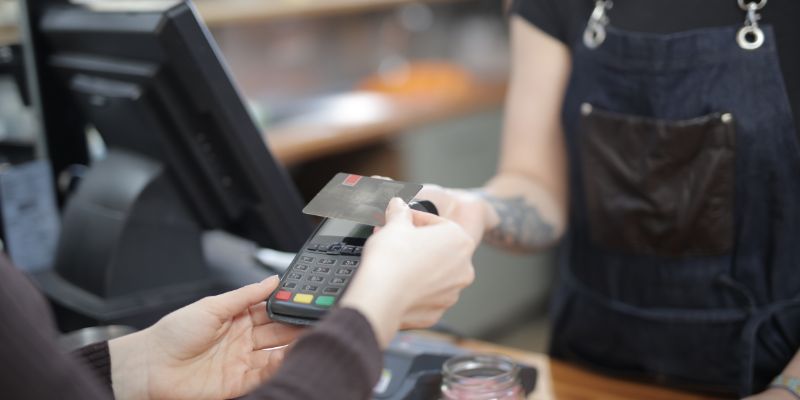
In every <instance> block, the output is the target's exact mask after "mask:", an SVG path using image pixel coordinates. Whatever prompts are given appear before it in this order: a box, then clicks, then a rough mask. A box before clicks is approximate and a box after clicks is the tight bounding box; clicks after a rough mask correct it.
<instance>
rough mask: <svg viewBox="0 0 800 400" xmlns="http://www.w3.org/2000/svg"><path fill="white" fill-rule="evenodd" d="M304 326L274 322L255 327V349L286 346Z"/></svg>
mask: <svg viewBox="0 0 800 400" xmlns="http://www.w3.org/2000/svg"><path fill="white" fill-rule="evenodd" d="M302 332H303V328H299V327H296V326H290V325H284V324H278V323H272V324H267V325H261V326H257V327H255V328H253V350H259V349H269V348H273V347H278V346H285V345H287V344H289V343H291V342H292V341H294V340H295V339H297V336H298V335H300V333H302Z"/></svg>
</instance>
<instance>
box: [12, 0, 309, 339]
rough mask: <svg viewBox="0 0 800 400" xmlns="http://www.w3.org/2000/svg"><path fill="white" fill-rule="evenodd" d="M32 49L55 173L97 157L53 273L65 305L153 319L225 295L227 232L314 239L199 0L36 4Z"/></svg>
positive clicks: (91, 316) (76, 198) (43, 280)
mask: <svg viewBox="0 0 800 400" xmlns="http://www.w3.org/2000/svg"><path fill="white" fill-rule="evenodd" d="M23 11H24V12H25V13H26V15H27V35H28V37H27V38H26V41H27V42H26V43H25V45H26V46H28V50H29V51H30V53H29V56H30V58H29V59H28V60H29V61H30V60H32V61H34V62H33V63H32V64H33V66H35V68H32V69H31V70H29V72H30V73H32V75H34V76H35V77H36V78H37V79H36V82H37V83H38V85H34V86H31V88H33V91H34V92H36V93H34V94H36V95H38V97H39V104H40V108H41V110H40V111H41V115H42V120H43V125H44V130H45V132H46V138H47V148H48V153H49V155H50V159H51V162H52V163H53V168H54V173H55V176H59V175H61V174H63V172H64V171H65V170H68V169H70V168H71V167H70V166H71V165H73V164H83V163H88V156H87V155H88V152H87V150H86V132H87V129H89V128H90V127H91V128H94V129H96V130H97V131H98V132H99V133H100V136H101V137H102V139H103V141H104V142H105V144H106V146H107V149H108V150H107V154H106V156H105V157H104V158H102V159H100V160H97V161H94V162H91V163H88V164H89V168H88V171H87V172H86V173H85V175H84V176H83V178H82V179H81V180H80V182H79V183H78V185H77V188H76V189H75V190H74V191H73V192H72V193H71V194H70V195H69V196H68V197H67V198H66V199H64V209H63V217H62V232H61V236H60V242H59V246H58V249H57V252H56V257H55V258H56V259H55V264H54V267H53V269H52V270H50V271H46V272H45V273H41V274H39V275H38V276H36V279H37V280H38V282H39V284H40V286H41V287H42V288H43V289H44V291H45V292H46V294H47V295H48V296H49V297H50V298H51V300H52V301H53V303H54V304H56V305H57V306H58V308H57V314H58V312H65V313H66V312H73V313H75V314H76V315H79V316H82V317H85V321H84V322H83V323H65V322H63V319H62V320H60V324H61V326H62V329H71V328H76V327H80V325H90V324H94V323H106V324H107V323H127V324H130V325H134V326H143V325H146V324H148V323H151V322H153V321H154V320H155V319H157V318H158V317H159V316H160V315H162V314H163V313H164V312H167V311H169V310H171V309H174V308H176V307H178V306H180V305H182V304H185V303H187V302H190V301H192V300H195V299H196V298H198V297H201V296H203V295H207V294H209V293H213V292H214V291H218V290H221V289H222V288H220V287H219V284H218V283H217V281H216V280H215V277H214V276H213V274H212V273H211V272H210V270H209V268H208V266H207V264H206V261H205V259H204V256H203V249H202V241H201V237H202V234H203V232H204V231H207V230H212V229H221V230H225V231H228V232H231V233H234V234H236V235H238V236H241V237H244V238H247V239H250V240H252V241H254V242H257V243H258V244H260V245H261V246H265V247H270V248H273V249H278V250H285V251H296V250H297V249H299V247H300V246H301V245H302V244H303V243H304V241H305V240H306V239H307V237H308V235H309V234H310V233H311V226H310V224H309V221H307V220H306V219H305V217H303V215H302V213H301V208H302V203H301V199H300V196H299V195H298V193H297V191H296V188H295V187H294V186H293V184H292V183H291V181H290V180H289V178H288V177H287V175H286V173H285V172H284V170H283V169H282V168H281V167H280V166H279V165H278V164H277V163H276V162H275V160H274V159H273V158H272V156H271V154H270V151H269V149H268V148H267V147H266V145H265V142H264V140H263V138H262V135H261V132H260V131H259V129H258V128H257V127H256V125H255V124H254V122H253V120H252V119H251V117H250V115H249V114H248V112H247V110H246V108H245V106H244V104H243V102H242V99H241V96H240V94H239V92H238V91H237V89H236V87H235V86H234V84H233V83H232V80H231V77H230V74H229V73H228V72H227V70H226V67H225V65H224V63H223V62H222V60H221V56H220V53H219V51H218V50H217V48H216V46H215V44H214V41H213V39H212V38H211V36H210V34H209V32H208V31H207V30H206V28H205V26H204V25H203V24H202V22H200V21H199V18H198V16H197V14H196V12H195V10H194V8H193V6H192V4H191V3H189V2H184V1H151V0H148V1H142V0H139V1H104V2H101V1H85V2H82V3H76V2H66V1H43V0H38V1H37V0H28V1H26V2H25V8H24V9H23Z"/></svg>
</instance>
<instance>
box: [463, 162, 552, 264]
mask: <svg viewBox="0 0 800 400" xmlns="http://www.w3.org/2000/svg"><path fill="white" fill-rule="evenodd" d="M476 193H477V194H478V195H479V196H480V197H481V198H483V200H484V201H485V202H486V207H487V212H486V213H485V215H486V216H485V224H484V226H485V228H486V231H485V234H484V241H486V242H487V243H490V244H492V245H496V246H500V247H504V248H508V249H512V250H518V251H535V250H541V249H544V248H547V247H549V246H551V245H553V244H555V243H556V242H557V241H558V240H559V239H560V238H561V236H562V235H563V233H564V230H565V227H566V210H565V209H566V206H565V204H563V203H564V202H563V201H559V200H557V199H556V198H555V196H553V195H552V194H550V192H549V191H548V190H547V189H545V188H543V187H542V186H541V185H539V184H537V182H536V181H535V180H532V179H530V178H527V177H522V176H517V175H513V174H499V175H497V176H496V177H495V178H494V179H492V180H491V181H490V182H489V183H488V184H487V185H486V186H485V187H484V188H482V189H480V190H478V191H476Z"/></svg>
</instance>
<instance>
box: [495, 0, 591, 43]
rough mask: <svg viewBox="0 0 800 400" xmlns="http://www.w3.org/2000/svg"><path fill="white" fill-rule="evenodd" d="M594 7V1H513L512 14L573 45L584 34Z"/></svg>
mask: <svg viewBox="0 0 800 400" xmlns="http://www.w3.org/2000/svg"><path fill="white" fill-rule="evenodd" d="M593 7H594V0H512V3H511V14H512V15H518V16H520V17H522V18H523V19H525V20H526V21H528V22H529V23H531V24H532V25H534V26H536V27H537V28H539V29H540V30H542V31H544V32H545V33H547V34H548V35H550V36H552V37H554V38H556V39H558V40H559V41H561V42H564V43H565V44H567V45H572V44H573V42H574V41H575V40H576V39H577V38H578V37H579V36H580V33H581V32H583V28H584V26H585V25H586V21H587V20H588V18H589V15H590V14H591V12H592V8H593Z"/></svg>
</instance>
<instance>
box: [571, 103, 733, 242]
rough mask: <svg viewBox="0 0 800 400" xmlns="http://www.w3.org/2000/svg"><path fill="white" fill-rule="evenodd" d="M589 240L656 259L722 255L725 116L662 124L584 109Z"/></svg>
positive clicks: (727, 193) (729, 160)
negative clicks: (662, 257) (660, 257)
mask: <svg viewBox="0 0 800 400" xmlns="http://www.w3.org/2000/svg"><path fill="white" fill-rule="evenodd" d="M582 126H583V132H584V134H583V135H582V140H581V152H582V168H583V179H584V188H585V193H586V207H587V210H588V217H589V225H590V231H591V237H592V240H593V242H595V243H596V244H599V245H601V246H603V247H606V248H608V249H614V250H619V251H622V252H626V253H633V254H643V255H658V256H672V257H678V256H699V255H718V254H724V253H726V252H728V251H729V250H730V249H731V246H732V243H733V229H734V228H733V198H734V167H735V130H734V123H733V118H732V117H731V115H730V114H723V113H714V114H709V115H705V116H702V117H698V118H693V119H687V120H663V119H654V118H646V117H639V116H631V115H624V114H618V113H612V112H607V111H602V110H598V109H597V108H595V107H592V106H591V105H589V104H584V106H583V109H582Z"/></svg>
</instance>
